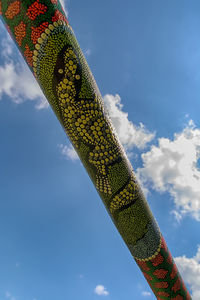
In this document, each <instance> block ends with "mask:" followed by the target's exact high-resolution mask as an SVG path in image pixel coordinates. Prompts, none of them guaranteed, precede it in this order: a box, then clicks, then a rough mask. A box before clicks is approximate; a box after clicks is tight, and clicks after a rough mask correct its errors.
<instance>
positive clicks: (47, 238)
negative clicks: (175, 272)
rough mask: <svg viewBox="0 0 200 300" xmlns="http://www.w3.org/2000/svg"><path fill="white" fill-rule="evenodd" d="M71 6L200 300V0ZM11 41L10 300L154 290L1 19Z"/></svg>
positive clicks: (0, 206) (6, 258) (4, 256)
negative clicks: (129, 249)
mask: <svg viewBox="0 0 200 300" xmlns="http://www.w3.org/2000/svg"><path fill="white" fill-rule="evenodd" d="M124 3H125V4H124ZM65 8H66V10H67V12H68V16H69V21H70V23H71V25H72V27H73V29H74V31H75V33H76V36H77V38H78V41H79V43H80V46H81V48H82V50H83V52H84V54H85V56H86V58H87V60H88V63H89V65H90V67H91V70H92V72H93V74H94V76H95V79H96V81H97V84H98V86H99V88H100V90H101V93H102V96H103V97H104V102H105V104H106V105H107V109H108V111H109V113H110V117H111V119H112V121H113V124H114V126H115V128H116V131H117V132H118V135H119V138H120V140H121V142H122V143H123V145H124V147H125V148H126V151H127V153H128V156H129V158H130V161H131V163H132V165H133V167H134V170H135V172H136V173H137V177H138V179H139V180H140V182H141V185H142V186H143V189H144V191H145V193H146V196H147V199H148V202H149V204H150V207H151V209H152V211H153V214H154V216H155V218H156V219H157V221H158V223H159V226H160V228H161V231H162V233H163V235H164V237H165V239H166V241H167V244H168V247H169V248H170V250H171V252H172V255H173V256H174V257H175V260H176V262H177V265H178V266H179V269H180V271H181V273H182V276H183V278H184V280H185V282H186V285H187V286H188V288H189V289H190V291H191V294H192V296H193V299H194V300H198V299H200V240H199V230H200V120H199V112H200V35H199V32H200V2H199V1H198V0H196V1H195V0H190V1H187V0H184V1H183V0H173V1H172V0H169V1H159V0H151V1H145V0H137V1H136V0H127V1H125V2H120V1H119V2H118V3H116V1H114V0H109V1H106V0H102V1H88V0H85V1H81V0H70V1H68V2H65ZM0 43H1V47H0V136H1V143H0V244H1V248H0V268H1V272H0V299H2V300H6V299H8V300H43V299H48V300H55V299H60V300H66V299H67V300H68V299H73V300H79V299H82V300H98V299H99V300H101V299H106V300H122V299H123V300H129V299H130V298H132V299H138V300H143V299H144V300H145V299H147V300H148V299H149V300H150V299H155V296H153V294H152V292H151V290H150V288H149V287H148V284H147V283H146V281H145V279H144V278H143V275H142V273H141V272H140V270H139V269H138V267H137V265H136V263H135V262H134V260H133V259H132V257H131V255H130V253H129V251H128V249H127V248H126V246H125V244H124V243H123V241H122V239H121V237H120V236H119V234H118V232H117V230H116V229H115V227H114V225H113V223H112V221H111V219H110V218H109V216H108V214H107V212H106V210H105V208H104V206H103V204H102V202H101V199H100V198H99V196H98V194H97V192H96V190H95V188H94V186H93V185H92V183H91V181H90V179H89V177H88V175H87V173H86V171H85V170H84V168H83V166H82V165H81V163H80V161H79V160H78V159H77V157H76V155H75V153H74V151H73V149H72V148H71V146H70V143H69V141H68V139H67V138H66V136H65V134H64V132H63V130H62V128H61V126H60V124H59V123H58V121H57V119H56V117H55V115H54V114H53V112H52V110H51V109H50V108H49V107H48V105H47V102H46V101H45V99H44V97H43V96H42V93H41V91H40V90H39V88H38V86H37V84H36V83H35V81H34V78H33V77H32V75H31V73H30V71H29V70H28V68H27V67H26V66H25V64H24V62H23V60H22V58H21V56H20V54H19V52H18V51H17V48H16V47H15V46H14V44H13V43H12V41H11V40H10V39H9V37H8V35H7V34H6V31H5V29H4V28H3V25H2V24H1V25H0Z"/></svg>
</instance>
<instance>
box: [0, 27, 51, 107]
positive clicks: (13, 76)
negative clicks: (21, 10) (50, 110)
mask: <svg viewBox="0 0 200 300" xmlns="http://www.w3.org/2000/svg"><path fill="white" fill-rule="evenodd" d="M1 27H2V26H1ZM1 29H2V31H1V56H2V58H3V61H4V64H1V65H0V99H2V97H3V96H4V95H6V96H8V97H9V98H10V99H11V100H12V101H13V102H15V103H17V104H20V103H23V102H24V101H26V100H36V101H37V104H36V108H37V109H42V108H45V107H47V106H48V102H47V100H46V98H45V97H44V95H43V93H42V91H41V89H40V87H39V85H38V84H37V82H36V80H35V78H34V77H33V75H32V74H31V72H30V70H29V68H28V66H27V65H26V64H25V62H24V61H23V59H22V57H21V56H20V54H17V53H18V51H16V49H15V51H16V54H17V55H16V56H17V57H18V59H17V61H14V60H13V56H15V55H14V54H13V53H14V48H13V47H14V43H13V41H12V40H11V38H10V37H9V35H8V34H7V33H6V31H5V29H4V28H3V27H2V28H1Z"/></svg>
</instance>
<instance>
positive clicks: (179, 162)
mask: <svg viewBox="0 0 200 300" xmlns="http://www.w3.org/2000/svg"><path fill="white" fill-rule="evenodd" d="M199 159H200V129H198V128H196V127H195V125H194V123H193V121H189V123H188V125H187V126H186V127H185V128H184V130H183V131H182V132H180V133H176V134H174V138H173V140H170V139H168V138H160V139H158V146H154V145H153V146H151V149H150V151H148V152H146V153H143V154H142V161H143V167H142V168H138V169H137V175H138V178H139V179H140V181H141V182H142V184H143V185H144V186H145V185H146V186H147V187H148V184H149V183H150V184H151V187H152V188H153V189H154V190H156V191H158V192H160V193H163V192H169V193H170V195H171V197H172V198H173V200H174V203H175V210H174V211H173V213H174V215H175V216H176V218H177V219H178V220H180V219H181V217H182V216H183V215H185V214H190V215H191V216H192V217H193V218H195V219H196V220H198V221H200V197H199V195H200V170H199V167H198V163H199Z"/></svg>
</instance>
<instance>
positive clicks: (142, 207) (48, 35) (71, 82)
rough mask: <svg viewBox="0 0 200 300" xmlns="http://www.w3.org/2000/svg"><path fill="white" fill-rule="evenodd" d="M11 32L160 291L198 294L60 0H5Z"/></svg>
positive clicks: (180, 297) (2, 8)
mask: <svg viewBox="0 0 200 300" xmlns="http://www.w3.org/2000/svg"><path fill="white" fill-rule="evenodd" d="M0 14H1V16H2V20H3V22H4V24H5V26H6V27H7V29H8V31H9V33H10V34H11V36H12V37H13V39H14V40H15V42H16V43H17V46H18V47H19V49H20V51H21V53H22V55H23V57H24V59H25V60H26V62H27V64H28V65H29V67H30V69H31V71H32V72H33V74H34V76H35V78H36V80H37V81H38V83H39V85H40V87H41V88H42V90H43V92H44V94H45V96H46V98H47V100H48V101H49V103H50V105H51V107H52V109H53V110H54V112H55V114H56V115H57V117H58V119H59V121H60V123H61V125H62V126H63V129H64V130H65V132H66V134H67V135H68V136H69V138H70V140H71V142H72V144H73V146H74V148H75V149H76V151H77V153H78V155H79V157H80V159H81V161H82V163H83V165H84V167H85V168H86V170H87V172H88V174H89V176H90V178H91V180H92V182H93V183H94V185H95V187H96V189H97V191H98V193H99V195H100V197H101V199H102V201H103V202H104V204H105V207H106V209H107V211H108V213H109V215H110V217H111V218H112V220H113V222H114V224H115V226H116V227H117V229H118V231H119V233H120V234H121V236H122V238H123V239H124V241H125V243H126V245H127V247H128V248H129V250H130V252H131V254H132V256H133V257H134V259H135V261H136V263H137V264H138V266H139V267H140V269H141V271H142V272H143V274H144V276H145V278H146V280H147V281H148V283H149V285H150V287H151V289H152V291H153V292H154V294H155V296H156V297H157V299H174V300H175V299H176V300H184V299H188V300H189V299H191V297H190V295H189V292H188V291H187V289H186V287H185V285H184V282H183V280H182V278H181V276H180V274H179V272H178V270H177V267H176V265H175V262H174V261H173V258H172V256H171V254H170V252H169V250H168V248H167V246H166V243H165V240H164V238H163V236H162V234H161V232H160V229H159V227H158V224H157V222H156V220H155V218H154V217H153V215H152V212H151V210H150V208H149V205H148V203H147V201H146V199H145V197H144V195H143V193H142V191H141V189H140V187H139V185H138V182H137V180H136V178H135V175H134V172H133V169H132V166H131V164H130V162H129V161H128V159H127V156H126V154H125V151H124V149H123V148H122V146H121V144H120V142H119V140H118V137H117V135H116V133H115V130H114V128H113V126H112V124H111V122H110V120H109V116H108V115H107V112H106V111H105V109H104V105H103V101H102V97H101V94H100V92H99V90H98V87H97V85H96V82H95V80H94V78H93V75H92V73H91V71H90V69H89V67H88V64H87V62H86V60H85V58H84V56H83V53H82V51H81V49H80V47H79V44H78V42H77V40H76V38H75V35H74V33H73V30H72V28H71V27H70V25H69V23H68V20H67V18H66V16H65V13H64V11H63V9H62V7H61V4H60V3H59V1H58V0H35V1H34V0H15V1H13V0H0Z"/></svg>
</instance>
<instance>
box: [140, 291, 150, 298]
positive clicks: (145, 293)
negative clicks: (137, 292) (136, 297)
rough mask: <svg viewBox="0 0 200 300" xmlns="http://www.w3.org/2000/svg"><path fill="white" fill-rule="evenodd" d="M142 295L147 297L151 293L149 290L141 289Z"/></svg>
mask: <svg viewBox="0 0 200 300" xmlns="http://www.w3.org/2000/svg"><path fill="white" fill-rule="evenodd" d="M142 296H144V297H149V296H151V293H150V292H145V291H143V292H142Z"/></svg>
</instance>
